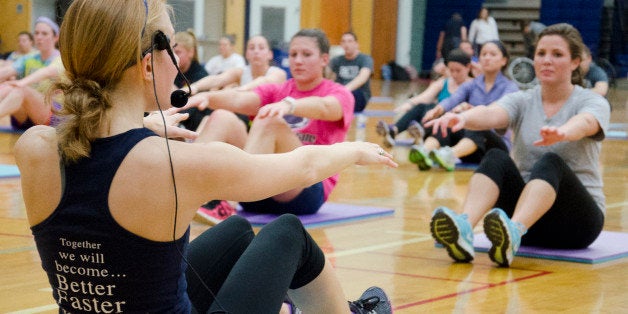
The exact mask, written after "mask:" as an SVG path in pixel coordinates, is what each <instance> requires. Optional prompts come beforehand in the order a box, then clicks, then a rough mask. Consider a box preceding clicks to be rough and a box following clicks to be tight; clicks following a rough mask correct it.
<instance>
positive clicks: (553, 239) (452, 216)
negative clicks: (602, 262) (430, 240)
mask: <svg viewBox="0 0 628 314" xmlns="http://www.w3.org/2000/svg"><path fill="white" fill-rule="evenodd" d="M583 46H584V44H583V43H582V38H581V37H580V34H579V32H578V31H577V30H576V29H575V28H574V27H573V26H571V25H569V24H564V23H563V24H556V25H552V26H549V27H548V28H546V29H545V30H544V31H543V32H541V34H540V35H539V40H538V43H537V47H536V52H535V57H534V68H535V72H536V76H537V78H538V79H539V82H540V85H539V86H537V87H536V88H534V89H531V90H527V91H520V92H516V93H512V94H509V95H506V96H504V97H503V98H501V99H500V100H498V101H497V102H495V103H493V104H491V105H490V106H487V107H475V108H473V109H472V110H469V111H466V112H464V113H462V114H453V113H448V114H446V115H444V116H443V117H441V118H440V119H438V120H434V121H433V122H431V123H430V125H431V126H434V129H435V130H438V129H441V131H443V132H446V129H447V127H451V128H452V130H453V131H456V130H460V129H462V128H467V129H473V130H478V129H490V128H505V127H511V128H512V129H513V131H514V136H513V151H512V158H511V157H510V156H508V155H507V154H506V153H504V152H502V151H498V150H493V151H490V152H489V153H488V154H487V155H486V156H485V157H484V159H483V160H482V162H481V164H480V166H479V167H478V169H477V170H476V172H475V174H474V175H473V176H472V177H471V181H470V186H469V192H468V194H467V198H466V200H465V202H464V204H463V213H462V214H457V213H455V212H454V211H452V210H450V209H448V208H445V207H439V208H437V209H436V210H435V211H434V215H433V217H432V221H431V224H430V227H431V231H432V234H433V236H434V238H435V239H436V241H438V242H439V243H441V244H443V245H444V246H445V247H446V248H447V251H448V253H449V255H450V256H451V257H452V258H453V259H454V260H456V261H463V262H468V261H471V260H472V259H473V226H475V225H476V224H477V223H478V222H479V221H480V219H482V217H483V216H485V214H486V213H487V212H488V214H486V216H485V217H484V232H485V233H486V235H487V237H488V238H489V240H490V241H491V243H492V247H491V249H490V250H489V256H490V258H491V260H493V261H494V262H496V263H497V264H499V265H500V266H509V265H510V263H511V262H512V259H513V256H514V254H515V252H516V251H517V250H518V248H519V245H520V244H521V243H523V244H524V245H533V246H541V247H551V248H565V249H577V248H585V247H587V246H589V245H590V244H591V243H592V242H593V241H595V239H596V238H597V237H598V235H599V234H600V232H601V231H602V227H603V225H604V211H605V209H604V194H603V192H602V177H601V174H600V170H599V166H598V162H599V156H600V150H601V141H602V140H603V139H604V136H605V132H606V130H607V129H608V124H609V118H610V111H609V105H608V102H607V101H606V99H604V98H603V97H601V96H599V95H597V94H595V93H593V92H591V91H589V90H586V89H583V88H582V87H580V86H577V84H580V83H581V82H582V74H581V72H580V69H579V65H580V61H581V59H582V49H583ZM430 125H428V126H430ZM491 208H492V209H491ZM524 234H525V236H524Z"/></svg>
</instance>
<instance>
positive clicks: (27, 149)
mask: <svg viewBox="0 0 628 314" xmlns="http://www.w3.org/2000/svg"><path fill="white" fill-rule="evenodd" d="M49 154H55V155H56V154H58V153H57V134H56V132H55V129H54V128H52V127H49V126H43V125H37V126H34V127H32V128H30V129H28V130H26V132H24V134H22V136H20V138H19V139H18V141H17V142H16V143H15V158H16V160H17V162H18V163H20V161H35V160H37V159H42V160H47V159H48V157H49V156H50V155H49Z"/></svg>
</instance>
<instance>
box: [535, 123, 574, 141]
mask: <svg viewBox="0 0 628 314" xmlns="http://www.w3.org/2000/svg"><path fill="white" fill-rule="evenodd" d="M539 133H540V135H541V139H540V140H537V141H535V142H534V146H550V145H554V144H556V143H558V142H562V141H564V140H565V139H566V138H567V134H565V132H563V131H561V130H560V129H559V128H557V127H555V126H544V127H542V128H541V131H540V132H539Z"/></svg>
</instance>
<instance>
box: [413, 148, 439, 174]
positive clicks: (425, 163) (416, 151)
mask: <svg viewBox="0 0 628 314" xmlns="http://www.w3.org/2000/svg"><path fill="white" fill-rule="evenodd" d="M408 159H409V160H410V162H411V163H414V164H417V166H419V170H421V171H425V170H430V169H432V167H433V166H434V162H433V161H432V159H430V157H429V155H428V153H427V151H425V147H423V145H412V147H410V154H409V155H408Z"/></svg>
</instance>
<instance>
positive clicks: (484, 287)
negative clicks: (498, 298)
mask: <svg viewBox="0 0 628 314" xmlns="http://www.w3.org/2000/svg"><path fill="white" fill-rule="evenodd" d="M551 273H552V272H549V271H540V272H539V273H537V274H533V275H530V276H525V277H520V278H515V279H511V280H506V281H502V282H499V283H489V284H487V285H486V286H483V287H478V288H473V289H469V290H464V291H459V292H456V293H450V294H446V295H442V296H439V297H436V298H431V299H427V300H422V301H418V302H413V303H408V304H403V305H399V306H395V307H394V308H393V309H394V310H402V309H407V308H410V307H414V306H417V305H423V304H427V303H432V302H437V301H441V300H445V299H451V298H456V297H459V296H461V295H464V294H469V293H473V292H476V291H481V290H486V289H490V288H495V287H499V286H505V285H507V284H510V283H514V282H517V281H523V280H528V279H532V278H536V277H540V276H545V275H549V274H551Z"/></svg>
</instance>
